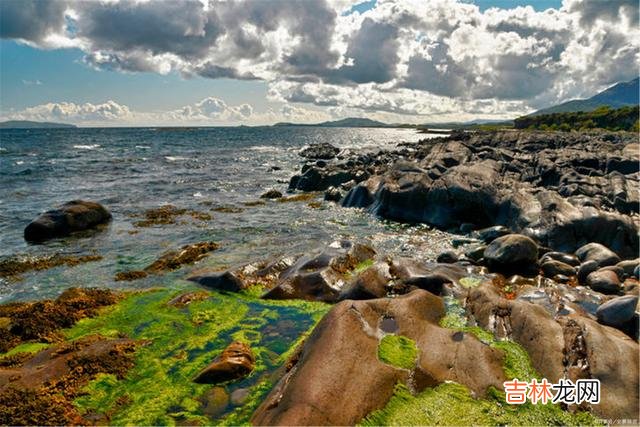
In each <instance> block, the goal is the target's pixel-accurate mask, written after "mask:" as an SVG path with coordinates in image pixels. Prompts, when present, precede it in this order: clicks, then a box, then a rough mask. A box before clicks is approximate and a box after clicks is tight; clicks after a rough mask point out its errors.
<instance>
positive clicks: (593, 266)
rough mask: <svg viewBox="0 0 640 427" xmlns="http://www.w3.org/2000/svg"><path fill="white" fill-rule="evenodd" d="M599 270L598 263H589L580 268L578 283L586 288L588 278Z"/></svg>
mask: <svg viewBox="0 0 640 427" xmlns="http://www.w3.org/2000/svg"><path fill="white" fill-rule="evenodd" d="M597 269H598V263H597V262H595V261H593V260H592V261H587V262H585V263H583V264H581V265H580V268H578V283H580V284H581V285H585V286H586V282H587V276H589V274H591V273H593V272H594V271H596V270H597Z"/></svg>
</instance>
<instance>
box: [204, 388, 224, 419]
mask: <svg viewBox="0 0 640 427" xmlns="http://www.w3.org/2000/svg"><path fill="white" fill-rule="evenodd" d="M198 400H200V402H201V404H202V413H203V414H205V415H206V416H208V417H210V418H216V417H217V416H219V415H221V414H222V413H223V412H224V411H225V409H227V407H228V406H229V395H228V394H227V392H226V390H225V389H224V387H214V388H212V389H211V390H207V391H205V392H204V394H203V395H202V396H200V398H199V399H198Z"/></svg>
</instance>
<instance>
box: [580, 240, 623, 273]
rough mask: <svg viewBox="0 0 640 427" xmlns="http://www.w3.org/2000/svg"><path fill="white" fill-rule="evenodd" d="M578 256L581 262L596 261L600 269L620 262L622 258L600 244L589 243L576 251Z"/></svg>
mask: <svg viewBox="0 0 640 427" xmlns="http://www.w3.org/2000/svg"><path fill="white" fill-rule="evenodd" d="M576 256H577V257H578V259H580V261H581V262H586V261H595V262H596V263H597V264H598V267H604V266H607V265H613V264H617V263H619V262H620V257H619V256H618V255H617V254H616V253H615V252H613V251H612V250H610V249H609V248H607V247H606V246H604V245H601V244H600V243H589V244H586V245H584V246H581V247H580V248H579V249H578V250H577V251H576Z"/></svg>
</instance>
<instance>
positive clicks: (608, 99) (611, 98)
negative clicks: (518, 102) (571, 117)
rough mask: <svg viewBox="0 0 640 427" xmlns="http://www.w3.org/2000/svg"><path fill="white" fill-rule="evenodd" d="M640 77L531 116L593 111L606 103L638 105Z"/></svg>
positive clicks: (618, 106)
mask: <svg viewBox="0 0 640 427" xmlns="http://www.w3.org/2000/svg"><path fill="white" fill-rule="evenodd" d="M639 82H640V78H638V79H634V80H631V81H628V82H623V83H618V84H616V85H614V86H611V87H610V88H608V89H606V90H604V91H602V92H600V93H598V94H597V95H594V96H592V97H591V98H588V99H574V100H572V101H568V102H565V103H562V104H560V105H555V106H553V107H549V108H545V109H542V110H538V111H536V112H535V113H532V114H529V115H530V116H539V115H541V114H553V113H574V112H578V111H585V112H586V111H593V110H595V109H596V108H598V107H601V106H603V105H606V106H608V107H611V108H620V107H627V106H634V105H638V103H639V102H640V95H639V94H638V92H639V91H640V85H639Z"/></svg>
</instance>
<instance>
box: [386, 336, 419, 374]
mask: <svg viewBox="0 0 640 427" xmlns="http://www.w3.org/2000/svg"><path fill="white" fill-rule="evenodd" d="M378 359H380V361H382V362H384V363H386V364H388V365H392V366H395V367H396V368H401V369H413V368H414V367H415V366H416V360H417V359H418V348H417V347H416V343H415V342H414V341H413V340H412V339H410V338H407V337H403V336H401V335H385V336H384V337H382V339H381V340H380V343H379V344H378Z"/></svg>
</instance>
